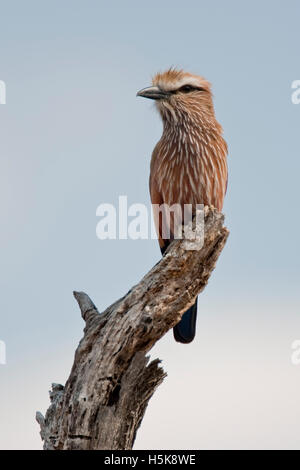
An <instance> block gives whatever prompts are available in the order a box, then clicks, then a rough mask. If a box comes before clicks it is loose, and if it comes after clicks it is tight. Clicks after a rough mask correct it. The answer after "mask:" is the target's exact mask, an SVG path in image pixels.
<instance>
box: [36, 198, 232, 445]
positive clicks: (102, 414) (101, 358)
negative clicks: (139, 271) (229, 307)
mask: <svg viewBox="0 0 300 470" xmlns="http://www.w3.org/2000/svg"><path fill="white" fill-rule="evenodd" d="M223 221H224V216H223V215H222V214H221V213H218V212H217V211H216V210H215V209H214V208H212V207H210V208H209V207H205V209H204V222H205V224H204V243H203V240H201V237H200V239H199V240H198V241H194V242H191V241H190V240H187V239H183V240H175V241H174V242H173V243H172V244H171V245H170V247H169V248H168V250H167V251H166V253H165V255H164V257H163V258H162V259H161V261H160V262H159V263H157V264H156V265H155V266H154V267H153V268H152V269H151V271H149V273H147V274H146V275H145V276H144V277H143V279H142V280H141V281H140V282H139V283H138V284H137V285H136V286H134V287H133V288H132V289H131V290H130V291H129V292H128V293H127V294H126V295H125V296H124V297H122V298H121V299H119V300H118V301H117V302H115V303H114V304H113V305H111V306H110V307H108V308H107V309H106V310H105V311H104V312H103V313H101V314H100V313H99V312H98V310H97V308H96V306H95V305H94V304H93V302H92V301H91V299H90V298H89V297H88V295H87V294H85V293H83V292H74V296H75V298H76V300H77V302H78V304H79V307H80V310H81V314H82V317H83V319H84V321H85V328H84V336H83V338H82V340H81V341H80V343H79V346H78V348H77V350H76V353H75V358H74V364H73V367H72V370H71V373H70V376H69V378H68V380H67V382H66V384H65V386H62V385H60V384H52V391H51V392H50V400H51V404H50V407H49V408H48V410H47V413H46V416H45V418H44V417H43V415H42V414H41V413H40V412H37V414H36V419H37V421H38V423H39V424H40V428H41V437H42V439H43V441H44V449H47V450H50V449H51V450H64V449H65V450H67V449H70V450H72V449H85V450H91V449H94V450H96V449H110V450H117V449H132V446H133V443H134V440H135V436H136V432H137V429H138V427H139V426H140V424H141V421H142V419H143V416H144V413H145V410H146V407H147V405H148V402H149V399H150V398H151V396H152V395H153V393H154V392H155V390H156V388H157V387H158V386H159V385H160V384H161V382H162V381H163V379H164V378H165V376H166V373H165V372H164V371H163V369H162V368H161V367H160V360H158V359H156V360H154V361H152V362H150V363H149V357H147V356H146V354H147V352H148V351H149V350H150V349H151V347H152V346H153V345H154V344H155V343H156V341H158V340H159V339H160V338H161V337H162V336H163V335H164V334H165V333H166V332H167V331H168V330H169V329H170V328H172V327H173V326H174V325H175V324H176V323H178V321H179V320H180V318H181V315H182V314H183V313H184V312H185V310H186V309H187V308H188V307H189V306H191V305H192V304H193V303H194V301H195V298H196V296H197V295H198V294H199V292H201V291H202V290H203V289H204V287H205V286H206V284H207V281H208V279H209V276H210V274H211V272H212V271H213V269H214V267H215V264H216V261H217V259H218V257H219V255H220V253H221V251H222V249H223V247H224V245H225V243H226V240H227V237H228V233H229V232H228V230H227V229H226V228H225V227H224V226H223ZM194 224H195V223H194ZM190 228H191V227H190ZM196 228H197V229H198V230H199V231H201V230H202V227H198V226H197V227H196ZM194 229H195V227H194ZM187 233H188V231H187ZM202 245H203V246H202Z"/></svg>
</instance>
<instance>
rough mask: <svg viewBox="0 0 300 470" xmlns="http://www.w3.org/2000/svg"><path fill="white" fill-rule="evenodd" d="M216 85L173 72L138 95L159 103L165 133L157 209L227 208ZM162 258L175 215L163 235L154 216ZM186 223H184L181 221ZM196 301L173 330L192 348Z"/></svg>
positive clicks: (158, 151)
mask: <svg viewBox="0 0 300 470" xmlns="http://www.w3.org/2000/svg"><path fill="white" fill-rule="evenodd" d="M211 88H212V87H211V84H210V82H208V81H207V80H206V79H205V78H203V77H202V76H199V75H194V74H192V73H189V72H186V71H184V70H182V69H176V68H170V69H168V70H166V71H164V72H159V73H157V74H156V75H155V76H154V77H153V79H152V85H151V86H148V87H146V88H143V89H142V90H140V91H138V92H137V96H140V97H143V98H149V99H151V100H155V104H156V107H157V110H158V112H159V114H160V117H161V119H162V123H163V132H162V136H161V138H160V140H159V141H158V143H157V144H156V146H155V148H154V150H153V153H152V157H151V163H150V178H149V188H150V196H151V203H152V207H154V206H155V205H156V206H157V205H158V206H159V207H162V205H163V206H164V207H165V205H167V206H168V207H171V206H173V205H174V204H177V205H179V207H180V208H181V209H182V210H184V205H187V204H190V207H191V208H192V214H195V210H196V205H197V204H203V205H205V206H214V207H215V208H216V209H217V210H218V211H221V210H222V208H223V203H224V197H225V194H226V190H227V179H228V168H227V153H228V147H227V143H226V141H225V140H224V138H223V129H222V126H221V125H220V124H219V122H218V121H217V119H216V117H215V111H214V105H213V95H212V89H211ZM154 219H155V225H156V231H157V235H158V241H159V245H160V250H161V253H162V255H164V253H165V251H166V249H167V248H168V246H169V245H170V243H171V241H172V240H173V239H174V233H175V232H176V230H177V229H178V227H177V226H176V223H177V222H176V216H175V215H174V216H173V219H172V220H170V221H169V227H168V228H169V233H165V234H164V233H163V227H162V216H161V214H160V216H159V217H157V216H156V217H155V215H154ZM180 223H181V224H182V222H180ZM196 318H197V298H196V300H195V303H194V304H193V305H192V306H191V307H190V308H189V309H188V310H187V311H186V312H185V313H184V314H183V315H182V317H181V320H180V321H179V322H178V323H177V325H175V327H174V328H173V333H174V338H175V340H176V341H178V342H180V343H190V342H191V341H193V339H194V337H195V334H196Z"/></svg>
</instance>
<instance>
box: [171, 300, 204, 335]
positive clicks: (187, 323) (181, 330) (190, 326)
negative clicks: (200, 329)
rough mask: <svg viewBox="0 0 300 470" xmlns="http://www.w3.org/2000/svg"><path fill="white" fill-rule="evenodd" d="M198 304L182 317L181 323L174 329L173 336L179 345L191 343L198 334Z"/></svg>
mask: <svg viewBox="0 0 300 470" xmlns="http://www.w3.org/2000/svg"><path fill="white" fill-rule="evenodd" d="M197 303H198V298H197V299H196V302H195V303H194V305H192V306H191V307H190V308H189V309H188V310H187V311H186V312H185V313H184V314H183V315H182V317H181V320H180V322H179V323H177V325H176V326H174V328H173V334H174V338H175V340H176V341H178V342H179V343H190V342H191V341H193V339H194V338H195V334H196V318H197Z"/></svg>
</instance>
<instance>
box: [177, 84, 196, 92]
mask: <svg viewBox="0 0 300 470" xmlns="http://www.w3.org/2000/svg"><path fill="white" fill-rule="evenodd" d="M194 89H195V88H194V87H192V86H191V85H183V86H182V87H181V88H179V91H182V92H183V93H189V92H190V91H193V90H194Z"/></svg>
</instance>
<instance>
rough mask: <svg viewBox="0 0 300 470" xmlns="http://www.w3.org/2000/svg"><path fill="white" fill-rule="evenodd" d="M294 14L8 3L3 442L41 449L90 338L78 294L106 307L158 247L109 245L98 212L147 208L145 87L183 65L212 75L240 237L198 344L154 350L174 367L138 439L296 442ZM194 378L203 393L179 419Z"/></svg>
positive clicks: (265, 7)
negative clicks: (45, 420)
mask: <svg viewBox="0 0 300 470" xmlns="http://www.w3.org/2000/svg"><path fill="white" fill-rule="evenodd" d="M299 14H300V4H299V2H298V1H296V0H295V1H291V0H288V1H286V2H284V3H283V2H282V1H276V0H275V1H271V0H268V1H267V0H265V1H257V0H254V1H252V2H251V3H250V2H247V3H246V2H245V1H243V2H241V1H232V0H229V1H227V2H224V1H221V0H220V1H210V2H204V1H202V0H198V1H186V2H185V3H183V2H179V1H174V0H173V1H169V0H165V1H164V2H158V1H155V0H153V1H152V2H143V1H139V2H137V1H129V2H120V1H119V2H110V3H109V4H108V3H107V2H103V1H91V0H88V1H85V2H82V1H81V2H79V1H74V0H73V1H62V2H61V1H57V0H54V1H51V2H50V1H43V2H40V1H30V0H29V1H26V2H22V1H13V0H12V1H10V2H4V1H2V0H1V1H0V80H4V81H5V82H6V85H7V104H6V105H0V129H1V131H0V175H1V176H0V178H1V184H0V210H1V221H2V224H1V227H2V229H1V232H0V241H1V246H2V250H1V271H0V285H1V296H0V340H4V341H5V342H6V345H7V365H6V366H1V365H0V383H1V395H2V400H1V402H0V447H1V448H40V447H41V441H40V439H39V435H38V427H37V425H36V424H35V422H34V414H35V410H36V409H40V410H41V411H42V412H44V411H45V410H46V408H47V407H48V404H49V400H48V395H47V390H48V389H49V387H50V383H51V382H62V383H63V382H64V381H65V380H66V378H67V376H68V373H69V370H70V367H71V364H72V360H73V353H74V349H75V347H76V345H77V343H78V340H79V339H80V337H81V335H82V328H83V322H82V320H81V318H80V315H79V311H78V308H77V306H76V304H75V301H74V299H73V297H72V291H73V290H74V289H75V290H85V291H86V292H88V293H89V294H90V296H91V297H92V299H93V300H94V302H95V303H96V304H97V306H98V308H99V310H101V309H103V308H105V307H106V306H107V305H109V304H110V303H111V302H113V301H114V300H116V299H117V298H118V297H120V296H121V295H123V294H124V293H125V292H126V291H127V290H128V289H129V288H130V287H131V286H132V285H133V284H134V283H136V282H137V281H138V280H139V279H140V278H141V277H142V275H143V274H144V273H145V272H147V271H148V270H149V268H150V267H151V266H152V265H153V264H154V263H155V262H156V261H157V260H158V259H159V256H160V254H159V249H158V247H157V244H156V242H155V240H149V241H144V240H143V241H132V240H122V241H100V240H98V239H97V238H96V235H95V229H96V223H97V218H96V216H95V212H96V208H97V206H98V205H99V204H100V203H102V202H110V203H115V202H117V199H118V196H119V195H128V200H129V203H134V202H144V203H147V204H149V195H148V175H149V162H150V155H151V151H152V149H153V147H154V145H155V143H156V142H157V140H158V139H159V136H160V133H161V123H160V121H159V117H158V115H157V113H156V112H155V110H154V108H153V104H152V103H149V102H146V101H145V100H142V99H138V98H136V97H135V94H136V91H137V90H139V89H140V88H143V87H144V86H147V85H148V84H149V83H150V80H151V76H152V75H153V74H154V73H155V72H156V71H158V70H162V69H164V68H167V67H169V66H171V65H173V66H178V67H182V68H184V69H187V70H188V71H191V72H194V73H197V74H200V75H203V76H205V77H206V78H207V79H208V80H209V81H211V82H212V84H213V92H214V95H215V108H216V114H217V117H218V119H219V121H220V122H221V124H222V125H223V128H224V135H225V139H226V140H227V142H228V146H229V157H228V163H229V185H228V194H227V197H226V202H225V207H224V212H225V214H226V223H227V226H228V228H229V229H230V231H231V235H230V239H229V240H228V244H227V246H226V248H225V250H224V252H223V253H222V256H221V259H220V260H219V263H218V266H217V269H216V271H215V272H214V274H213V276H212V278H211V280H210V283H209V286H208V287H207V289H206V291H205V292H204V293H203V294H202V295H201V298H200V299H199V316H198V334H197V337H196V340H195V341H194V343H192V344H191V345H190V346H187V347H182V346H181V345H178V344H176V343H174V341H173V338H172V334H171V333H170V334H168V335H166V337H165V338H163V339H162V340H161V341H160V343H159V344H158V345H157V346H156V347H155V351H154V352H153V354H156V355H158V356H159V357H160V358H161V359H163V362H164V364H165V368H166V370H167V371H168V373H169V376H168V379H167V380H166V382H165V383H164V384H163V386H162V387H161V388H160V390H159V391H158V392H157V394H156V396H155V397H154V398H153V400H152V402H151V403H150V406H149V408H148V410H147V414H146V418H145V421H144V423H143V425H142V428H141V430H140V431H139V435H138V438H137V442H136V447H137V448H138V447H140V448H151V447H152V448H155V447H160V448H189V447H190V448H193V447H194V448H220V447H223V448H224V447H225V448H230V447H231V448H235V447H250V448H251V447H262V448H264V447H265V446H267V447H275V448H276V447H285V448H286V447H294V448H295V447H296V448H300V441H299V433H298V436H297V434H296V429H298V427H297V426H298V423H299V419H300V404H299V401H298V400H297V397H299V386H300V380H299V379H300V366H298V367H297V366H292V365H291V363H290V354H291V350H290V345H291V343H292V341H293V340H294V339H297V338H300V320H299V311H300V302H299V280H300V267H299V253H298V240H299V230H300V222H299V217H298V214H299V209H298V202H299V181H298V180H299V172H300V159H299V157H300V155H299V124H300V105H293V104H292V102H291V93H292V90H291V84H292V81H294V80H297V79H300V71H299V43H300V33H299ZM186 383H190V386H189V387H190V388H191V389H193V393H195V391H196V395H197V396H198V397H199V404H198V405H197V403H196V404H195V405H194V407H193V408H191V407H190V408H188V409H187V410H186V411H185V412H181V414H182V416H181V427H180V428H177V424H178V423H177V420H176V419H175V416H174V414H173V409H174V407H175V406H176V405H175V404H176V402H178V400H179V401H182V400H184V397H185V396H189V394H190V393H191V391H190V389H188V388H187V386H186ZM158 416H160V417H161V419H162V416H164V419H163V423H162V426H161V427H160V429H157V428H156V421H157V417H158ZM4 423H5V425H4ZM174 427H175V428H176V432H175V431H174ZM16 429H17V431H16Z"/></svg>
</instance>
